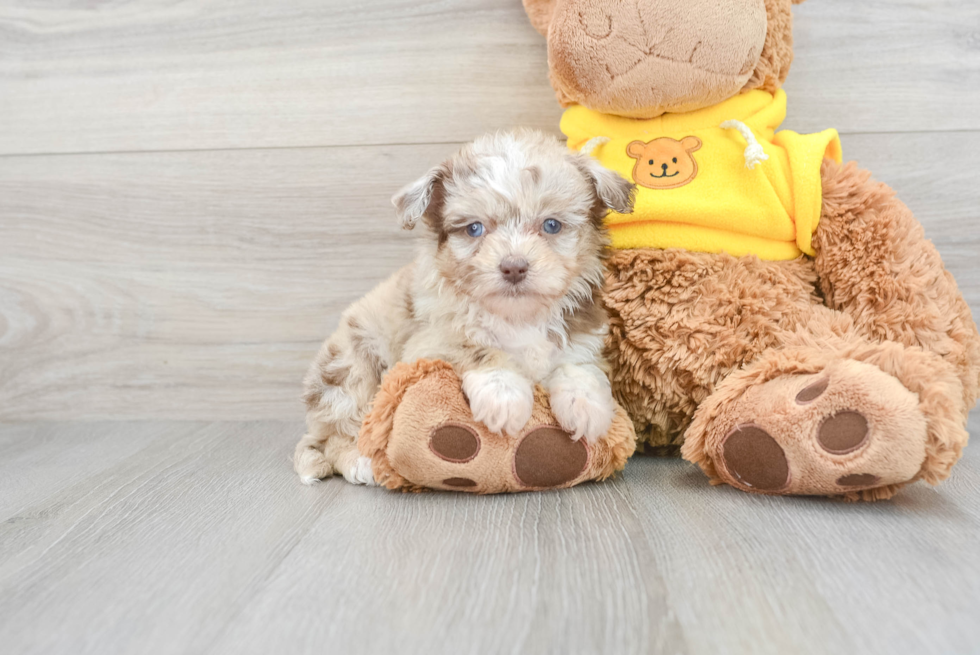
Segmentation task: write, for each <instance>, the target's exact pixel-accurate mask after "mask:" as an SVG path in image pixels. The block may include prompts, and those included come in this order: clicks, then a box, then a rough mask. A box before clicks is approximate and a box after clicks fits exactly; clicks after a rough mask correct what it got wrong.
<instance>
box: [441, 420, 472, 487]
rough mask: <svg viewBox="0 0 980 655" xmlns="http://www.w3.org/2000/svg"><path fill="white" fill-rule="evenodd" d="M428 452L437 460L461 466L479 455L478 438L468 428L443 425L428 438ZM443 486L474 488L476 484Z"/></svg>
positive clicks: (450, 424)
mask: <svg viewBox="0 0 980 655" xmlns="http://www.w3.org/2000/svg"><path fill="white" fill-rule="evenodd" d="M429 450H431V451H432V452H433V453H434V454H435V456H436V457H438V458H439V459H442V460H445V461H447V462H454V463H456V464H462V463H464V462H468V461H470V460H471V459H473V458H474V457H476V456H477V455H478V454H479V452H480V438H479V437H478V436H477V434H476V432H475V431H474V430H473V429H472V428H470V427H468V426H465V425H459V424H454V423H449V424H443V425H440V426H439V427H437V428H436V429H435V430H433V431H432V436H431V437H429ZM452 479H457V478H452ZM458 479H462V478H458ZM445 484H449V485H450V486H464V487H468V486H474V485H475V484H476V483H473V484H471V485H452V484H450V483H448V482H446V483H445Z"/></svg>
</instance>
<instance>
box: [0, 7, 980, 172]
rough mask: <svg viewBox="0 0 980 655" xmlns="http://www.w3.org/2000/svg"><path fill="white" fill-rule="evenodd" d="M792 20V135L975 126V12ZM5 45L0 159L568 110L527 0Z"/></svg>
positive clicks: (115, 10) (276, 138) (98, 32)
mask: <svg viewBox="0 0 980 655" xmlns="http://www.w3.org/2000/svg"><path fill="white" fill-rule="evenodd" d="M794 11H795V12H796V15H797V21H796V22H797V33H796V36H797V38H796V43H797V45H796V64H795V68H794V71H793V73H792V74H791V76H790V79H789V82H788V84H787V89H788V90H789V92H790V95H791V98H792V100H791V110H790V121H789V124H790V125H793V126H795V127H796V129H800V130H816V129H823V128H825V127H836V128H838V129H839V130H841V131H842V132H845V133H855V132H887V131H900V130H908V129H927V130H945V131H948V130H968V129H978V128H980V117H978V114H977V112H975V111H974V109H973V108H974V107H976V106H978V105H980V47H978V46H977V40H976V38H975V32H976V28H977V25H978V24H980V7H978V6H977V4H976V3H970V2H962V1H961V0H934V1H932V2H929V3H923V2H921V0H889V1H888V2H885V1H882V0H878V1H866V2H851V1H850V0H819V1H817V2H809V3H806V4H804V5H801V6H799V7H797V8H795V10H794ZM0 37H2V38H0V88H2V89H3V93H0V124H2V125H3V126H4V129H3V130H2V131H0V154H2V153H7V154H9V153H57V152H103V151H136V150H177V149H209V148H256V147H281V146H310V145H364V144H390V143H430V142H455V141H465V140H468V139H470V138H472V137H473V136H475V135H476V134H479V133H481V132H484V131H486V130H489V129H498V128H503V127H508V126H513V125H520V124H523V125H530V126H533V127H539V128H542V129H548V130H556V129H557V125H558V116H559V114H560V109H559V107H558V106H557V103H556V102H555V99H554V96H553V93H552V90H551V88H550V87H549V85H548V81H547V66H546V47H545V43H544V39H543V38H542V37H540V36H539V35H538V34H537V33H536V32H535V31H534V30H533V29H532V28H531V27H530V25H529V24H528V22H527V19H526V17H525V15H524V13H523V10H522V9H521V5H520V3H518V2H516V0H478V1H477V2H473V1H472V0H471V1H468V2H463V1H462V0H446V1H440V2H425V3H418V2H415V3H410V2H402V1H399V0H368V1H365V2H358V3H353V4H352V3H344V2H330V3H324V2H317V1H316V0H297V1H294V2H290V3H286V4H283V3H276V4H269V3H267V2H261V1H260V0H249V1H247V2H241V1H232V0H211V1H208V2H205V1H204V0H198V1H195V2H172V1H171V0H143V1H142V2H127V3H114V4H108V5H107V4H104V3H96V4H91V3H88V4H86V3H82V4H79V3H73V2H68V0H57V1H56V2H48V3H45V4H44V5H43V6H42V5H39V4H38V3H36V2H31V1H30V0H13V1H11V2H6V3H4V6H3V7H0Z"/></svg>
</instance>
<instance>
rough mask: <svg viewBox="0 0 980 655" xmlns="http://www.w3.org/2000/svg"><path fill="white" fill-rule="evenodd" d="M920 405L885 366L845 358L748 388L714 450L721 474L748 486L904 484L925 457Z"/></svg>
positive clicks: (815, 490)
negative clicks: (814, 371) (812, 371)
mask: <svg viewBox="0 0 980 655" xmlns="http://www.w3.org/2000/svg"><path fill="white" fill-rule="evenodd" d="M918 405H919V401H918V398H916V396H915V394H913V393H912V392H911V391H909V390H908V389H906V388H905V387H904V386H902V384H901V383H900V382H899V381H898V380H896V379H895V378H894V377H892V376H891V375H888V374H887V373H885V372H883V371H882V370H881V369H879V368H877V367H875V366H872V365H870V364H864V363H861V362H854V361H848V360H845V361H839V362H835V363H834V364H832V365H831V366H829V367H827V368H826V369H824V370H823V371H821V372H820V373H817V374H815V375H785V376H782V377H778V378H775V379H773V380H769V381H768V382H765V383H763V384H761V385H758V386H753V387H750V388H748V389H746V391H745V393H744V394H743V395H742V397H741V398H739V399H738V400H737V401H736V402H735V403H734V404H733V405H732V407H731V408H730V410H729V412H730V415H731V419H730V422H731V423H732V424H731V425H730V427H728V426H726V427H727V430H725V433H724V435H723V436H721V438H720V439H717V440H716V442H717V445H716V447H715V449H714V452H713V453H712V456H713V459H714V460H715V461H716V462H717V463H718V464H719V466H718V472H719V475H720V477H721V479H722V480H724V481H725V482H728V483H729V484H731V485H732V486H735V487H738V488H741V489H745V490H747V491H762V492H771V493H783V494H807V495H840V494H844V493H847V492H851V491H858V490H862V489H872V488H876V487H885V486H888V485H894V484H901V483H903V482H908V481H909V480H911V479H912V478H913V477H915V475H916V474H917V473H918V472H919V469H920V468H921V466H922V462H923V460H924V459H925V447H926V418H925V416H924V415H923V414H922V412H920V411H919V407H918ZM718 428H721V429H724V428H722V426H721V424H719V425H718Z"/></svg>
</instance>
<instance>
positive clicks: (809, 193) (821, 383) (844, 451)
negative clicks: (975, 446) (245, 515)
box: [525, 0, 980, 500]
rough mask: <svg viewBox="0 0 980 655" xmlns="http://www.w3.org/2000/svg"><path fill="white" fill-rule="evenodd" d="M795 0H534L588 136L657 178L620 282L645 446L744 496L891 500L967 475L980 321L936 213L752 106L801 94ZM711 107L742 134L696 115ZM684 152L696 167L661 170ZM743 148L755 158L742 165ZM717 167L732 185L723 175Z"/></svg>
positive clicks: (614, 290) (555, 78)
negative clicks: (796, 87)
mask: <svg viewBox="0 0 980 655" xmlns="http://www.w3.org/2000/svg"><path fill="white" fill-rule="evenodd" d="M792 4H796V2H795V1H794V2H791V0H744V1H734V0H732V1H726V2H708V1H704V2H699V1H694V2H688V3H676V2H672V1H671V0H644V1H643V2H639V1H638V0H625V1H613V0H525V6H526V7H527V8H528V13H529V15H530V16H531V18H532V20H533V21H534V23H535V26H536V27H537V29H538V30H539V31H540V32H541V33H542V34H544V35H545V36H546V37H547V39H548V67H549V72H550V76H551V81H552V84H553V86H554V87H555V92H556V93H557V95H558V98H559V100H560V102H561V103H562V105H564V106H566V107H567V106H571V108H570V109H569V110H568V111H567V113H566V114H565V118H564V120H563V129H564V130H565V132H566V134H567V135H568V136H569V144H570V146H571V147H573V148H582V149H583V150H584V151H586V152H591V153H592V154H594V155H595V156H596V157H598V158H599V160H600V161H602V162H603V163H604V164H606V165H607V166H609V167H610V168H612V169H614V170H617V171H619V172H620V173H621V174H624V175H627V176H629V177H631V178H632V179H633V180H634V181H635V182H636V183H637V184H638V185H639V190H638V201H637V213H636V215H633V216H620V215H612V216H611V217H610V219H609V225H610V227H611V228H612V236H613V245H614V246H615V247H616V248H617V250H615V251H614V252H613V253H612V254H611V256H610V257H609V259H608V260H607V284H606V288H605V291H604V298H603V299H604V303H605V305H606V306H607V308H608V310H609V315H610V330H609V338H608V341H607V344H606V345H607V353H606V354H607V357H608V359H609V361H610V363H611V365H612V372H611V380H612V385H613V392H614V395H615V396H616V399H617V400H618V402H619V403H620V404H621V405H622V406H623V407H624V408H625V409H626V411H627V412H628V413H629V415H630V417H631V418H632V419H633V421H634V423H635V427H636V432H637V438H638V440H639V446H641V447H642V448H643V449H644V450H652V451H656V452H668V451H676V450H678V449H679V450H680V451H681V454H682V455H683V456H684V457H685V458H687V459H688V460H690V461H692V462H695V463H696V464H697V465H698V466H700V467H701V469H702V470H703V471H704V472H705V473H706V474H707V476H708V478H709V479H710V481H711V482H712V483H714V484H729V485H731V486H733V487H735V488H738V489H741V490H743V491H748V492H754V493H767V494H817V495H828V496H835V497H840V498H844V499H848V500H878V499H883V498H888V497H890V496H892V495H893V494H894V493H896V492H897V491H898V489H900V488H901V487H902V486H903V485H906V484H909V483H910V482H914V481H916V480H924V481H926V482H928V483H930V484H936V483H938V482H939V481H940V480H942V479H944V478H945V477H947V476H948V475H949V474H950V471H951V469H952V467H953V465H954V463H955V462H956V461H957V459H958V458H959V457H960V454H961V452H962V449H963V447H964V446H965V445H966V441H967V432H966V429H965V426H966V420H967V415H968V412H969V410H970V409H971V408H972V407H973V405H974V404H975V402H976V399H977V395H978V390H980V335H978V332H977V327H976V324H975V323H974V321H973V318H972V316H971V314H970V310H969V307H968V306H967V304H966V302H965V301H964V299H963V298H962V296H961V294H960V292H959V290H958V289H957V287H956V282H955V281H954V280H953V278H952V276H951V275H950V274H949V273H948V272H947V271H946V270H945V267H944V266H943V262H942V260H941V258H940V257H939V254H938V253H937V252H936V250H935V248H934V247H933V246H932V244H931V243H929V241H928V240H927V239H926V238H925V235H924V233H923V230H922V227H921V226H920V225H919V223H918V221H916V219H915V217H914V216H913V215H912V213H911V212H910V211H909V210H908V208H907V207H905V205H903V204H902V203H901V202H899V201H898V200H897V199H896V198H895V197H894V194H893V193H892V191H891V190H890V189H889V188H888V187H887V186H885V185H884V184H881V183H878V182H875V181H873V180H872V179H871V176H870V173H868V172H866V171H861V170H860V169H858V168H857V167H856V166H855V165H854V164H846V165H841V163H840V157H839V150H838V148H839V146H838V143H837V141H836V138H835V137H834V135H833V133H832V132H828V133H825V134H823V135H815V136H809V137H808V136H801V135H796V134H793V133H788V132H780V133H778V134H776V133H773V130H774V129H775V127H776V126H777V125H778V124H779V122H780V121H781V119H782V107H778V109H777V111H775V112H774V116H775V117H778V120H765V121H762V123H761V124H757V123H754V121H753V117H752V115H751V113H750V112H749V113H746V112H733V111H731V108H733V107H743V106H748V105H751V103H752V102H754V101H755V99H756V98H775V99H776V102H774V103H772V106H770V107H769V108H768V110H770V111H772V109H773V107H774V106H776V105H778V104H779V101H780V99H782V98H783V96H782V94H781V92H780V91H779V87H780V85H781V84H782V82H783V80H784V79H785V78H786V75H787V73H788V71H789V66H790V63H791V62H792V59H793V51H792V16H791V13H790V11H791V6H792ZM760 15H763V16H764V20H762V21H761V22H760ZM760 24H764V25H765V33H764V35H762V36H760V35H759V33H758V32H757V31H756V30H757V29H758V27H759V25H760ZM722 25H724V26H725V27H721V26H722ZM707 42H710V43H711V44H712V45H711V48H710V49H708V50H703V51H702V48H703V47H704V43H707ZM678 53H685V54H686V55H687V56H686V57H684V56H678ZM740 58H741V61H742V66H741V67H739V68H738V69H737V70H736V68H735V63H736V62H738V61H739V59H740ZM736 81H738V84H739V88H738V89H737V90H735V89H734V88H733V87H734V83H735V82H736ZM576 104H577V105H580V106H575V105H576ZM764 113H765V111H761V112H760V115H761V114H764ZM728 114H734V115H728ZM695 115H697V116H710V117H711V120H710V121H707V120H705V121H703V123H704V124H705V125H707V126H708V127H707V129H710V130H714V129H715V127H716V126H720V125H721V122H722V121H724V122H725V125H726V126H727V127H726V130H724V131H722V130H719V131H715V132H712V134H707V133H705V132H701V131H699V130H698V129H695V126H694V125H690V126H688V124H684V121H689V120H690V118H691V117H692V116H695ZM634 119H654V120H646V121H641V120H634ZM730 119H735V121H742V123H738V122H728V121H729V120H730ZM746 123H747V125H746ZM677 124H683V125H684V128H683V129H680V128H678V129H673V128H674V127H676V126H677ZM749 141H756V142H758V145H759V146H761V148H757V147H755V144H752V143H749ZM722 143H726V144H728V145H729V146H730V147H729V148H728V157H727V160H726V161H721V160H720V159H716V158H714V157H715V150H716V149H719V148H716V144H722ZM740 148H745V150H744V152H741V153H740V152H739V150H740ZM796 149H801V150H803V151H806V155H805V156H802V157H794V156H793V154H791V153H792V151H794V150H796ZM784 152H785V153H786V154H783V153H784ZM668 155H669V158H670V160H671V161H670V165H673V164H674V162H673V158H674V157H676V158H677V159H678V162H677V164H678V168H677V169H676V172H677V175H676V178H677V179H676V181H668V180H667V179H666V178H658V177H657V175H659V174H658V173H657V164H656V161H657V159H656V158H657V157H667V156H668ZM739 155H741V156H742V157H743V158H744V160H745V162H746V164H747V165H749V166H750V167H752V168H749V169H745V170H743V171H738V172H737V173H736V168H737V163H738V157H739ZM763 155H768V159H766V158H765V157H763ZM909 156H910V157H911V158H914V153H910V155H909ZM644 158H645V159H644ZM685 158H686V159H685ZM651 159H653V160H654V164H650V160H651ZM821 159H822V161H821ZM665 163H666V162H665ZM718 167H721V169H723V171H724V173H726V174H730V175H731V176H732V177H731V180H730V182H729V183H727V184H725V185H724V190H722V187H721V185H718V186H715V185H711V188H706V185H704V184H701V183H702V182H706V181H708V180H709V179H715V177H714V176H717V175H721V174H722V173H721V172H719V168H718ZM660 170H661V171H663V170H664V169H663V164H661V165H660ZM674 170H675V169H673V168H671V166H668V169H667V172H668V173H671V172H672V171H674ZM709 171H710V172H709ZM787 171H788V172H787ZM651 173H652V175H651ZM753 175H754V177H752V176H753ZM646 178H650V179H646ZM774 179H775V181H774ZM783 180H785V182H784V181H783ZM798 180H800V182H798ZM818 180H819V182H818ZM763 182H765V183H768V184H769V185H771V189H772V193H773V195H774V196H775V197H776V199H775V200H773V199H771V198H770V199H765V198H763V194H762V193H761V191H760V190H761V189H763V188H765V187H764V185H763ZM681 199H684V200H686V202H687V203H688V205H687V206H685V207H684V210H685V212H686V213H684V212H681V211H680V209H679V208H680V207H681V206H682V203H681V202H680V200H681ZM774 208H778V209H781V210H782V212H783V213H782V214H779V221H776V222H775V223H774V222H772V219H773V209H774ZM726 221H727V222H726ZM706 227H710V228H714V229H716V230H719V229H721V230H724V231H725V232H727V234H724V238H721V237H719V236H718V234H711V235H708V236H705V233H704V232H703V229H704V228H706ZM732 234H739V235H742V237H741V238H744V237H745V235H746V234H747V235H750V236H752V237H756V238H758V239H759V242H754V243H751V244H746V243H740V242H739V241H738V240H737V239H734V238H732ZM767 240H768V241H769V242H771V243H778V244H781V247H782V248H783V250H780V251H778V252H774V251H770V250H767V249H766V243H765V242H766V241H767ZM747 245H751V247H747ZM773 247H774V246H773Z"/></svg>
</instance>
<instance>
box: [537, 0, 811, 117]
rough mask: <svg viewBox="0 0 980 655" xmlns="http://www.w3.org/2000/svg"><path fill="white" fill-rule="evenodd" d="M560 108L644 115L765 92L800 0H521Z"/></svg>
mask: <svg viewBox="0 0 980 655" xmlns="http://www.w3.org/2000/svg"><path fill="white" fill-rule="evenodd" d="M523 1H524V8H525V9H526V10H527V13H528V16H529V17H530V19H531V22H532V24H533V25H534V27H535V28H536V29H537V30H538V31H539V32H541V33H542V34H543V35H545V36H546V37H547V39H548V68H549V72H550V77H551V84H552V86H554V88H555V92H556V93H557V95H558V100H559V102H561V104H562V106H563V107H567V106H568V105H571V104H574V103H578V104H581V105H584V106H586V107H588V108H589V109H594V110H596V111H600V112H603V113H607V114H617V115H620V116H628V117H632V118H653V117H655V116H659V115H661V114H663V113H666V112H683V111H692V110H695V109H700V108H702V107H708V106H711V105H714V104H716V103H719V102H721V101H723V100H727V99H728V98H730V97H732V96H734V95H736V94H738V93H740V92H742V91H748V90H751V89H764V90H767V91H775V90H776V89H777V88H779V86H780V85H781V84H782V82H783V80H785V79H786V74H787V73H788V72H789V65H790V62H791V61H792V60H793V34H792V23H793V19H792V14H791V13H790V8H791V5H793V4H798V3H800V2H802V1H803V0H523Z"/></svg>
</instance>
